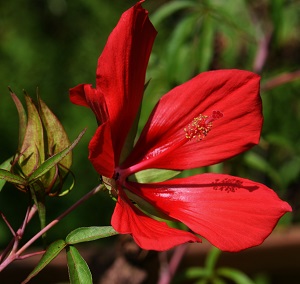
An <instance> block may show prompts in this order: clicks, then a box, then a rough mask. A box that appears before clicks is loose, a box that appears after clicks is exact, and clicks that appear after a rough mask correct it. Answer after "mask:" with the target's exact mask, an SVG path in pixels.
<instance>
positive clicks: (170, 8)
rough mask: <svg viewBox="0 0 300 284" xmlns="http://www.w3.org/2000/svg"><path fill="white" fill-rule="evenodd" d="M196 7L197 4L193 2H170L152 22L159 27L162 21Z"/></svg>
mask: <svg viewBox="0 0 300 284" xmlns="http://www.w3.org/2000/svg"><path fill="white" fill-rule="evenodd" d="M193 7H196V3H195V2H193V1H186V0H185V1H173V2H168V3H166V4H164V5H163V6H161V7H160V8H159V9H158V10H157V11H156V12H155V13H154V14H153V15H152V17H151V22H152V23H153V25H154V26H157V25H158V24H159V23H160V22H161V21H163V20H164V19H166V18H167V17H169V16H171V15H172V14H174V13H175V12H177V11H179V10H182V9H187V8H193Z"/></svg>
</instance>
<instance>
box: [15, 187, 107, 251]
mask: <svg viewBox="0 0 300 284" xmlns="http://www.w3.org/2000/svg"><path fill="white" fill-rule="evenodd" d="M102 188H103V185H102V184H100V185H99V186H97V187H95V188H94V189H92V190H91V191H90V192H88V193H87V194H86V195H84V196H83V197H82V198H80V199H79V200H78V201H77V202H76V203H74V204H73V205H72V206H71V207H70V208H69V209H67V210H66V211H65V212H64V213H62V214H61V215H60V216H58V217H57V218H56V219H54V220H53V221H52V222H50V223H49V224H48V225H47V226H46V227H45V228H43V229H42V230H41V231H39V232H38V233H37V234H36V235H35V236H34V237H32V238H31V239H30V240H29V241H28V242H27V243H26V244H25V245H23V246H22V247H21V248H20V249H19V250H18V251H17V255H21V254H22V253H23V252H24V251H25V250H26V249H27V248H28V247H29V246H30V245H31V244H32V243H34V242H35V241H36V240H37V239H38V238H39V237H41V236H42V235H43V234H44V233H46V232H47V231H48V230H49V229H51V228H52V227H54V226H55V225H56V224H57V223H58V222H59V221H60V220H61V219H63V218H64V217H65V216H67V215H68V214H69V213H71V212H72V211H73V210H74V209H76V208H77V207H78V206H79V205H80V204H82V203H83V202H84V201H86V200H87V199H89V198H90V197H91V196H93V195H95V194H96V193H97V192H99V191H100V190H102Z"/></svg>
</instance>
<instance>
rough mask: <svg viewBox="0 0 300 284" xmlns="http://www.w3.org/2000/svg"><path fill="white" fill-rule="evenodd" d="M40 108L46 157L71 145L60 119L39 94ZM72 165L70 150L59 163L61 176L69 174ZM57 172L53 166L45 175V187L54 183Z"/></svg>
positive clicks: (43, 179)
mask: <svg viewBox="0 0 300 284" xmlns="http://www.w3.org/2000/svg"><path fill="white" fill-rule="evenodd" d="M38 110H39V113H40V117H41V119H42V122H43V126H44V134H45V152H46V153H45V154H46V157H51V156H52V155H54V154H57V153H59V152H61V151H63V150H64V149H65V148H67V147H68V146H69V145H70V141H69V138H68V135H67V134H66V132H65V129H64V127H63V126H62V124H61V123H60V121H59V120H58V119H57V117H56V116H55V115H54V114H53V112H52V111H51V110H50V109H49V108H48V106H47V105H46V104H45V103H44V101H43V100H42V99H41V98H40V97H39V96H38ZM71 165H72V152H71V151H70V152H69V153H68V154H67V155H66V156H65V157H64V158H63V159H62V160H61V161H60V163H59V166H58V170H59V172H60V177H61V178H64V177H65V176H66V175H67V173H68V170H69V168H70V167H71ZM55 173H56V169H55V168H54V167H53V168H52V169H50V170H49V171H48V172H47V174H46V175H45V176H43V178H42V181H43V184H44V186H45V187H47V185H49V184H50V183H52V180H53V178H54V176H55Z"/></svg>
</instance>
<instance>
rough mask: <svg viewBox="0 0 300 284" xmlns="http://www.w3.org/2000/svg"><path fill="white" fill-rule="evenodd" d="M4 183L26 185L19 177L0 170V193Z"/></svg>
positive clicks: (24, 180)
mask: <svg viewBox="0 0 300 284" xmlns="http://www.w3.org/2000/svg"><path fill="white" fill-rule="evenodd" d="M5 181H8V182H10V183H13V184H20V185H26V184H27V181H26V179H24V178H22V177H21V176H18V175H15V174H12V173H11V172H9V171H7V170H3V169H0V191H1V189H2V187H3V186H4V184H5Z"/></svg>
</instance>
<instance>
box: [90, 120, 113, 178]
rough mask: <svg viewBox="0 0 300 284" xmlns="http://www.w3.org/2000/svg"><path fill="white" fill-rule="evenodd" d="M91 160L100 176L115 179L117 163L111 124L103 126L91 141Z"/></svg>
mask: <svg viewBox="0 0 300 284" xmlns="http://www.w3.org/2000/svg"><path fill="white" fill-rule="evenodd" d="M89 159H90V161H91V163H92V165H93V166H94V168H95V169H96V171H97V172H98V173H99V174H100V175H102V176H105V177H109V178H111V177H113V174H114V168H115V163H114V151H113V147H112V140H111V128H110V124H109V122H105V123H103V124H101V125H100V126H99V127H98V128H97V130H96V133H95V134H94V136H93V138H92V139H91V141H90V143H89Z"/></svg>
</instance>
